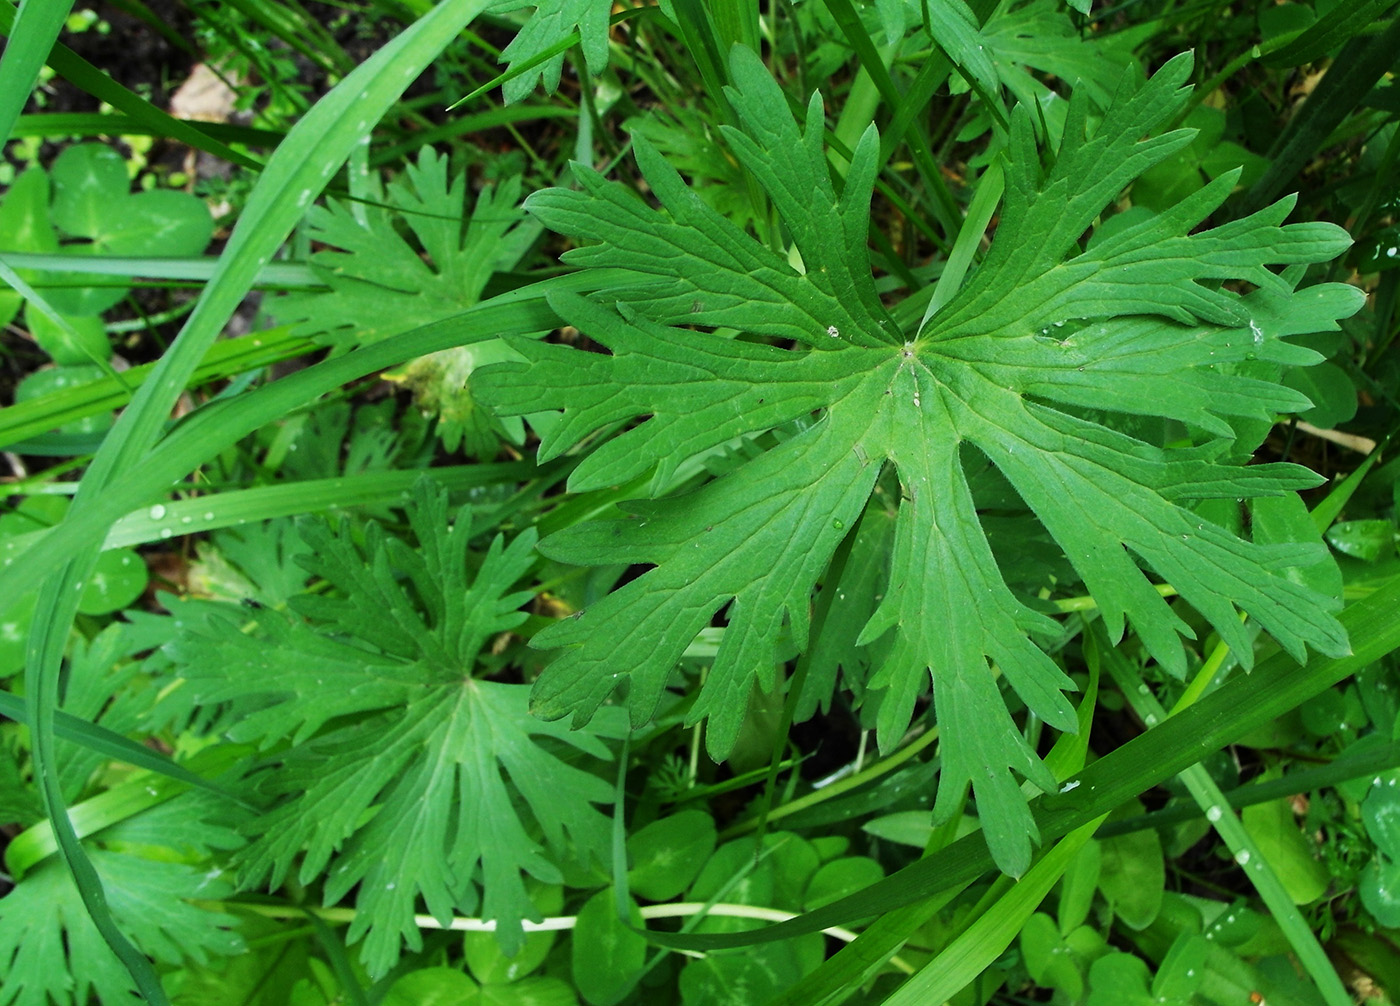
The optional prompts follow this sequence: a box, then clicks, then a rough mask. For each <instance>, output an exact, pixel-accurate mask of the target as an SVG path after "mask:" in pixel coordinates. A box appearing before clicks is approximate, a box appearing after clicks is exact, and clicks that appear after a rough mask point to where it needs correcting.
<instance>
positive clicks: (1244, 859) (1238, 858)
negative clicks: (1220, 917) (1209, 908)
mask: <svg viewBox="0 0 1400 1006" xmlns="http://www.w3.org/2000/svg"><path fill="white" fill-rule="evenodd" d="M1235 862H1236V863H1239V864H1240V865H1241V866H1244V865H1245V864H1246V863H1248V862H1249V850H1248V849H1241V850H1240V851H1239V852H1237V853H1235ZM1226 921H1228V922H1233V921H1234V919H1233V918H1231V919H1227V920H1226Z"/></svg>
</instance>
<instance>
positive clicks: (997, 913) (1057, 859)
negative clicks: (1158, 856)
mask: <svg viewBox="0 0 1400 1006" xmlns="http://www.w3.org/2000/svg"><path fill="white" fill-rule="evenodd" d="M1107 816H1108V815H1106V814H1104V815H1101V816H1099V817H1098V818H1095V819H1094V820H1092V821H1090V822H1088V823H1087V824H1084V825H1082V826H1080V827H1079V828H1076V829H1075V830H1074V831H1072V832H1071V833H1070V834H1069V835H1068V836H1066V837H1065V838H1062V839H1061V840H1060V841H1059V842H1057V843H1055V847H1054V848H1053V849H1051V850H1050V851H1049V852H1047V853H1045V855H1043V856H1041V858H1040V859H1039V861H1037V862H1036V864H1035V865H1034V866H1032V867H1031V869H1030V872H1029V873H1027V874H1026V875H1025V876H1024V877H1022V878H1021V879H1020V880H1019V881H1017V882H1016V883H1015V884H1014V886H1012V887H1011V889H1010V890H1008V891H1007V892H1006V893H1005V894H1004V895H1002V896H1001V898H999V899H998V900H997V902H996V904H995V905H993V906H992V907H991V909H990V910H989V911H987V912H985V913H981V914H978V913H974V916H975V918H976V921H975V922H973V923H972V925H970V926H968V928H967V930H966V931H965V932H964V933H963V934H962V935H961V936H959V937H958V938H957V939H955V940H954V941H953V942H952V943H951V944H949V945H948V946H947V947H946V948H945V949H944V950H943V952H942V953H940V954H939V955H938V956H937V957H935V958H934V959H933V960H932V961H930V962H929V963H928V964H927V965H925V966H924V968H923V969H922V970H920V971H919V973H918V974H916V975H915V976H914V977H912V978H910V979H909V980H908V981H907V982H905V983H904V984H903V985H901V986H900V987H899V988H898V989H896V990H895V993H894V995H892V996H890V997H889V998H887V999H886V1000H885V1006H928V1004H929V1003H941V1002H944V1001H945V1000H947V999H950V998H952V997H953V996H954V995H956V994H957V993H959V992H961V991H962V990H963V989H964V988H966V987H967V986H968V985H970V984H971V983H972V982H973V980H974V979H976V978H977V976H978V975H980V974H981V973H982V972H983V971H985V970H986V969H987V968H988V967H989V966H990V965H991V963H992V962H993V961H995V960H996V959H997V958H998V957H1000V956H1001V954H1002V952H1003V951H1005V950H1006V948H1007V947H1009V946H1010V945H1011V941H1012V940H1014V939H1015V938H1016V935H1017V934H1018V933H1019V932H1020V931H1021V927H1022V926H1024V925H1025V923H1026V920H1027V919H1028V918H1030V917H1031V913H1033V912H1034V911H1035V910H1036V909H1037V908H1039V907H1040V903H1041V902H1042V901H1044V900H1045V896H1046V895H1047V894H1049V893H1050V889H1051V888H1052V887H1054V886H1055V884H1056V883H1058V882H1059V879H1060V877H1062V876H1063V875H1064V872H1065V870H1066V869H1067V868H1068V867H1069V864H1070V862H1071V861H1072V860H1073V859H1074V857H1075V855H1076V854H1077V853H1078V852H1079V850H1080V849H1081V848H1083V847H1084V843H1085V842H1087V841H1088V840H1089V839H1090V838H1091V837H1092V836H1093V834H1094V831H1095V830H1096V829H1097V828H1098V826H1099V825H1100V824H1101V823H1102V822H1103V821H1104V819H1105V818H1106V817H1107ZM1002 879H1003V880H1005V878H1002ZM1008 883H1009V881H1008Z"/></svg>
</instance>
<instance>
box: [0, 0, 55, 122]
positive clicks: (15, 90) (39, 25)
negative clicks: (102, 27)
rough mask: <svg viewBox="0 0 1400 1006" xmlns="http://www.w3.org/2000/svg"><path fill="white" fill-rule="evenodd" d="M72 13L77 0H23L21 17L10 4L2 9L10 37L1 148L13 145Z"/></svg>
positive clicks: (0, 108)
mask: <svg viewBox="0 0 1400 1006" xmlns="http://www.w3.org/2000/svg"><path fill="white" fill-rule="evenodd" d="M72 9H73V0H22V2H21V3H20V5H19V11H18V13H16V12H15V10H14V9H13V8H12V7H10V6H9V4H3V5H0V24H3V25H4V31H5V33H6V34H7V35H9V36H10V40H9V43H8V44H7V45H6V46H5V51H4V53H3V55H0V147H3V146H4V145H5V144H6V143H8V142H9V139H10V133H11V131H12V130H13V129H14V128H15V123H16V122H18V121H19V114H20V112H22V111H24V106H25V103H26V102H27V101H28V100H29V93H30V92H31V91H33V90H34V84H35V83H36V82H37V81H38V80H39V71H40V70H41V69H42V68H43V66H44V61H45V60H46V59H48V56H49V50H50V49H52V48H53V46H54V43H55V42H56V41H58V33H59V32H60V31H62V30H63V22H64V21H66V20H67V18H68V12H69V11H71V10H72Z"/></svg>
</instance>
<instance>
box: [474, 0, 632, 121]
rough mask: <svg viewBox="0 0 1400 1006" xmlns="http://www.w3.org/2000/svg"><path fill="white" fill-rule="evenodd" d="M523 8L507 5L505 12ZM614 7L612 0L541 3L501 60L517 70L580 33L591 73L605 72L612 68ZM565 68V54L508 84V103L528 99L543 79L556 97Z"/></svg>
mask: <svg viewBox="0 0 1400 1006" xmlns="http://www.w3.org/2000/svg"><path fill="white" fill-rule="evenodd" d="M520 6H521V5H520V4H519V3H507V4H506V5H505V9H507V10H510V9H513V8H518V7H520ZM612 6H613V5H612V0H540V3H538V4H536V5H535V10H534V13H533V14H531V15H530V18H529V20H528V21H526V22H525V25H524V27H522V28H521V29H520V31H519V32H518V33H517V34H516V36H515V38H514V39H512V40H511V43H510V45H508V46H506V48H505V51H503V52H502V53H501V59H502V60H503V61H505V62H508V63H509V64H510V66H509V69H511V70H514V69H516V67H519V66H521V65H522V64H524V63H528V62H529V61H530V60H532V59H534V58H536V57H537V56H541V55H543V54H544V52H545V51H546V50H547V49H550V48H552V47H553V46H556V45H558V44H559V43H560V42H563V41H564V40H565V39H567V38H568V37H569V36H570V35H571V34H573V33H574V32H578V33H579V39H580V47H581V48H582V49H583V58H584V61H585V62H586V63H587V64H588V72H589V73H593V74H598V73H602V72H603V69H604V68H605V67H606V66H607V65H608V16H609V15H610V14H612ZM563 68H564V54H563V53H562V52H561V53H558V54H557V55H555V56H551V57H550V58H549V59H547V60H545V61H544V62H543V63H540V64H538V65H537V66H535V67H532V68H531V69H529V70H527V71H525V72H524V73H522V74H521V75H520V76H518V77H513V78H512V79H510V80H508V81H506V82H505V85H504V86H503V87H502V94H503V95H504V97H505V99H506V102H507V104H509V103H510V102H514V101H519V100H520V99H522V98H525V97H527V96H528V95H529V94H530V92H531V91H533V90H534V89H535V82H536V81H538V80H541V79H543V81H544V89H545V91H546V92H548V93H549V94H553V93H554V91H555V89H556V88H557V87H558V86H559V74H560V71H561V70H563Z"/></svg>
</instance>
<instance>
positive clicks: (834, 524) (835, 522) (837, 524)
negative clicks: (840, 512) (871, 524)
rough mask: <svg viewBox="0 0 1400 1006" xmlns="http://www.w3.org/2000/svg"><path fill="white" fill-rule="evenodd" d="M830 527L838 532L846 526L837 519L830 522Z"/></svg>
mask: <svg viewBox="0 0 1400 1006" xmlns="http://www.w3.org/2000/svg"><path fill="white" fill-rule="evenodd" d="M831 526H832V527H834V528H835V529H836V530H838V531H840V530H841V529H842V528H843V527H845V526H846V524H845V522H844V521H842V520H841V519H840V518H839V517H838V518H836V519H835V520H833V521H832V522H831Z"/></svg>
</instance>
